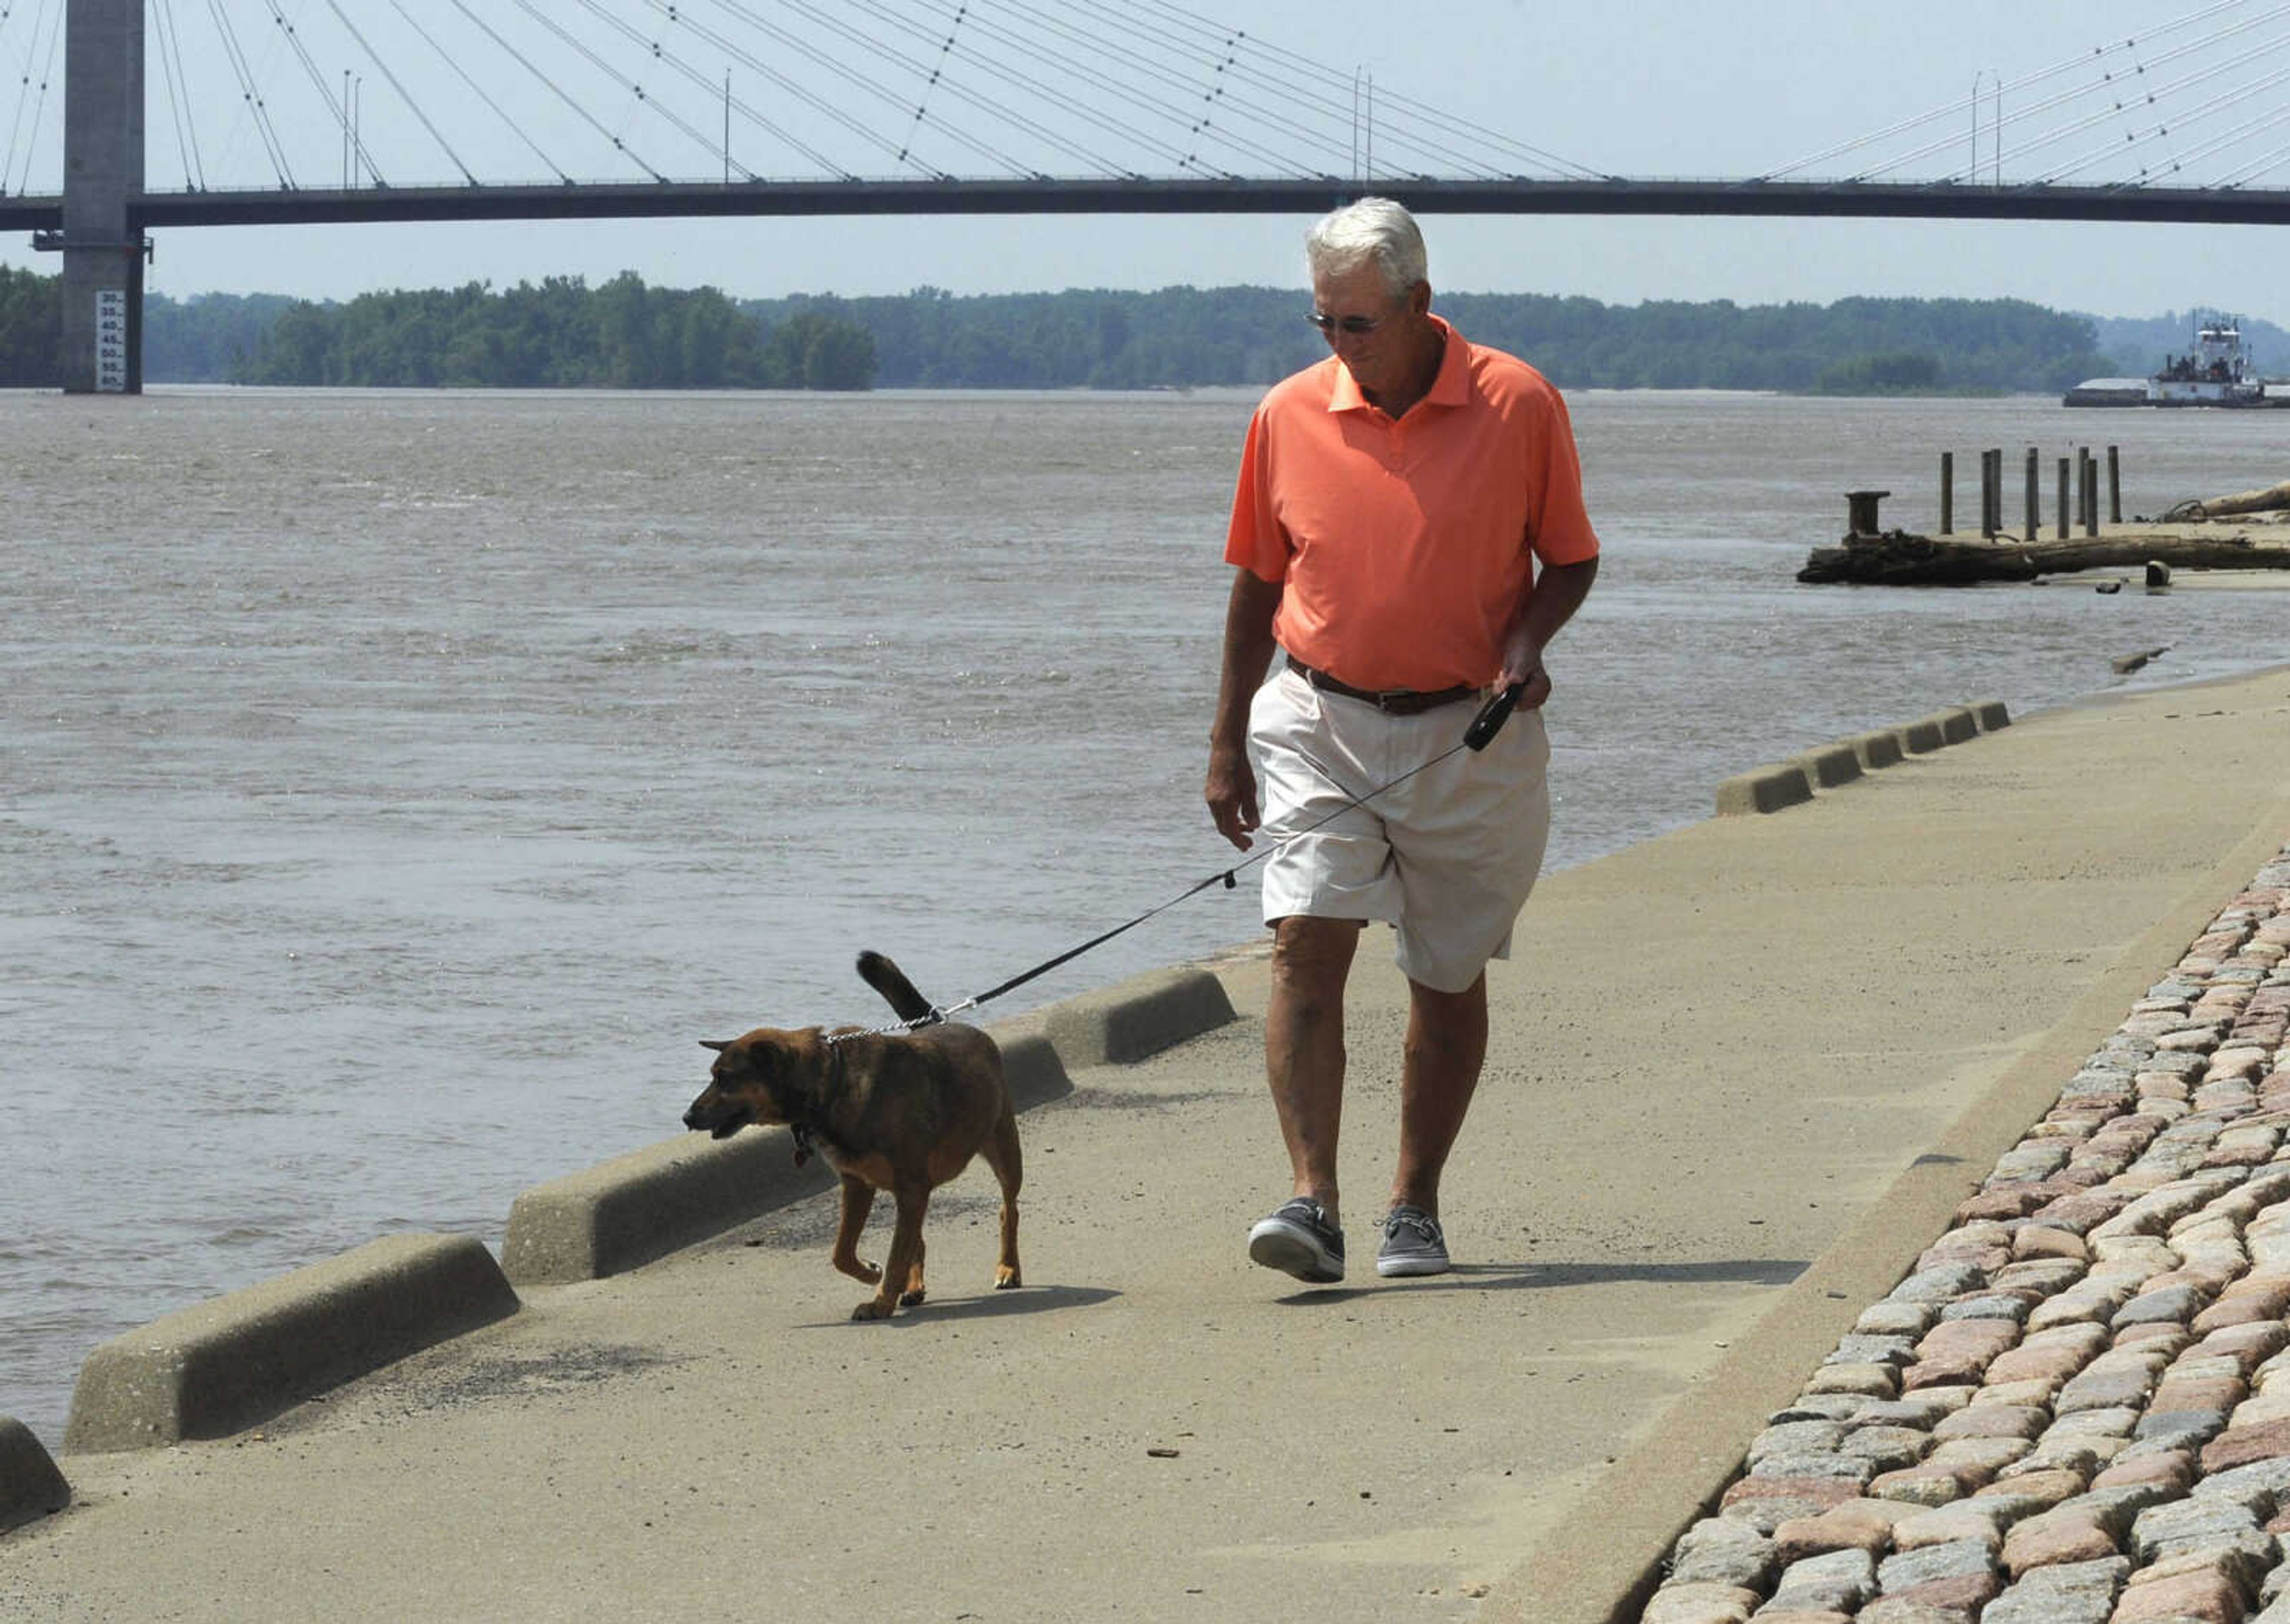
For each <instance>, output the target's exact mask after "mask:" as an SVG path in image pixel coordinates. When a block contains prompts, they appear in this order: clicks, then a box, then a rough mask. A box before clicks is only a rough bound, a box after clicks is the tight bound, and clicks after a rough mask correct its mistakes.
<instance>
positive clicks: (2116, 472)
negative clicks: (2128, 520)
mask: <svg viewBox="0 0 2290 1624" xmlns="http://www.w3.org/2000/svg"><path fill="white" fill-rule="evenodd" d="M2117 450H2118V448H2117V447H2115V446H2112V445H2110V446H2109V447H2108V448H2107V522H2108V523H2109V524H2122V523H2123V465H2122V462H2121V460H2120V459H2118V457H2117V455H2116V452H2117Z"/></svg>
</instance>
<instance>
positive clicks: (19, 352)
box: [0, 265, 64, 389]
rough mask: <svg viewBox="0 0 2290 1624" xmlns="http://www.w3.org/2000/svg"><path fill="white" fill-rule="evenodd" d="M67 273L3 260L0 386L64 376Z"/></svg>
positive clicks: (46, 382)
mask: <svg viewBox="0 0 2290 1624" xmlns="http://www.w3.org/2000/svg"><path fill="white" fill-rule="evenodd" d="M63 348H64V300H63V278H62V277H60V276H40V275H39V274H37V273H36V272H34V271H20V270H12V269H10V268H8V267H7V266H4V265H0V388H11V389H36V388H57V387H59V386H60V385H61V383H62V382H63V375H64V368H63Z"/></svg>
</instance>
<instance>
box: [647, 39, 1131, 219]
mask: <svg viewBox="0 0 2290 1624" xmlns="http://www.w3.org/2000/svg"><path fill="white" fill-rule="evenodd" d="M649 3H650V4H655V5H657V4H661V0H649ZM716 4H717V6H718V7H719V8H721V9H722V10H724V11H725V12H730V13H731V14H732V15H733V17H734V18H735V19H737V20H739V21H741V22H744V23H746V24H747V25H748V26H749V27H750V28H754V29H756V30H757V32H758V33H761V34H763V35H765V36H766V37H768V38H771V39H774V40H777V41H778V42H779V43H780V44H783V45H786V46H787V47H788V48H789V50H791V51H793V52H797V54H798V55H801V56H805V57H807V58H809V59H810V60H812V61H813V62H816V63H818V64H819V66H821V68H825V69H827V71H828V72H829V73H831V74H833V75H835V76H837V78H840V79H843V80H845V81H847V82H848V83H850V84H854V85H856V86H858V87H859V88H860V89H861V90H863V91H865V92H867V93H868V94H869V95H871V96H873V97H875V98H877V100H881V101H884V102H885V103H887V104H888V105H889V106H891V107H893V108H896V109H897V110H898V111H899V112H901V113H905V112H907V111H909V108H911V106H912V103H911V102H910V101H909V100H908V99H907V98H906V97H904V96H902V95H901V94H900V93H899V92H896V91H893V90H892V89H890V88H889V87H888V86H885V85H883V84H877V83H876V82H875V81H874V80H873V79H870V78H869V77H868V76H866V75H864V74H862V73H860V72H858V71H857V70H856V69H854V68H849V67H846V66H845V64H844V63H843V62H842V61H840V60H837V58H836V57H834V56H832V55H830V54H829V53H827V52H822V51H821V50H820V49H819V48H818V47H816V46H814V45H813V44H810V43H809V42H808V41H806V40H805V39H804V38H803V37H802V36H799V35H796V34H791V33H789V31H788V30H787V29H785V28H781V27H779V26H778V25H777V24H775V23H771V22H767V21H765V20H764V19H763V18H761V17H759V16H758V15H757V14H756V12H754V11H753V10H752V9H750V8H749V7H748V6H746V5H742V4H739V0H716ZM791 9H796V10H805V8H802V7H795V8H791ZM806 14H807V15H809V14H811V13H808V12H806ZM813 20H814V21H815V20H818V19H817V17H816V16H815V15H813ZM841 31H842V32H844V33H845V35H846V36H849V35H850V31H849V30H847V29H846V30H841ZM856 38H857V40H858V42H859V43H860V44H861V45H862V46H864V47H866V48H867V49H868V50H869V52H874V53H879V52H880V51H881V46H880V42H878V41H875V40H872V39H870V38H869V37H868V36H865V35H863V34H861V35H858V36H856ZM839 122H841V123H842V124H844V126H845V128H846V129H852V130H853V131H855V132H859V133H860V134H861V135H862V136H863V138H864V139H865V140H868V141H869V143H870V144H872V145H875V146H877V147H879V148H882V149H883V150H884V151H885V152H888V153H891V154H893V156H894V157H895V155H896V153H897V151H898V144H897V143H896V142H894V141H892V140H886V139H885V137H883V136H882V135H881V134H879V133H877V132H875V131H872V130H869V129H867V128H866V127H865V126H864V125H862V124H859V123H858V121H857V120H855V119H853V118H852V117H851V116H849V115H847V114H846V115H845V116H844V117H843V118H842V119H841V120H840V121H839ZM926 122H927V123H928V124H930V126H931V127H932V128H933V129H934V130H937V131H939V132H941V133H942V134H944V135H945V136H946V137H947V138H948V139H949V140H952V141H954V142H955V143H956V144H957V146H961V147H965V148H969V149H970V150H971V151H972V152H974V153H976V154H978V156H981V157H982V158H984V159H986V160H987V162H989V163H990V164H997V165H998V166H999V167H1001V168H1003V169H1005V170H1008V171H1009V172H1011V173H1012V174H1013V175H1017V176H1020V177H1027V176H1038V175H1039V174H1040V171H1039V170H1037V169H1034V168H1032V167H1030V166H1029V165H1027V164H1021V163H1019V162H1018V161H1017V160H1016V159H1015V158H1013V157H1011V156H1009V155H1008V154H1006V153H1004V152H1001V151H998V150H997V149H996V148H993V147H991V146H989V145H988V144H987V143H986V142H984V141H982V140H979V139H978V138H977V137H976V136H973V135H972V134H971V133H970V132H968V131H966V130H964V129H962V128H961V127H960V126H958V125H957V124H950V123H949V122H948V121H947V120H946V119H945V118H944V117H943V116H941V115H939V114H936V113H931V114H929V115H927V116H926ZM1091 161H1093V160H1091ZM906 163H907V164H908V166H909V167H910V168H913V169H919V170H921V171H923V172H925V174H927V175H928V176H929V177H930V178H931V179H933V180H953V179H954V176H953V175H952V174H950V173H949V172H947V171H946V170H944V169H942V168H941V167H940V166H939V165H937V164H925V163H924V162H923V160H922V159H920V158H918V157H914V156H909V157H908V158H907V159H906Z"/></svg>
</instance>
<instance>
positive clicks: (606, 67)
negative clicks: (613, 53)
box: [516, 0, 722, 180]
mask: <svg viewBox="0 0 2290 1624" xmlns="http://www.w3.org/2000/svg"><path fill="white" fill-rule="evenodd" d="M581 3H582V4H583V5H585V6H586V7H587V9H588V10H589V12H591V13H594V12H596V10H597V7H596V5H595V3H594V0H581ZM516 8H517V10H519V11H521V12H524V14H525V15H526V16H528V17H531V18H532V20H534V21H535V22H538V23H539V24H540V26H541V27H542V28H547V29H548V31H549V32H550V33H552V34H554V35H556V37H557V38H558V39H560V40H562V41H564V43H565V44H568V45H570V46H572V47H573V50H575V51H577V52H580V53H581V55H582V56H584V57H586V58H588V59H589V64H590V65H591V66H592V67H594V68H596V69H597V72H599V73H601V74H603V75H604V76H605V77H606V78H608V79H610V80H612V81H613V83H614V84H618V85H619V86H620V87H621V89H622V90H624V91H626V92H629V95H630V96H632V97H633V98H635V100H637V101H638V102H640V103H643V104H644V105H645V106H647V107H650V108H653V111H655V112H657V113H658V114H659V115H660V116H661V117H662V118H665V119H667V120H668V121H669V123H670V124H674V125H675V126H676V127H677V129H679V130H681V131H683V132H685V134H686V135H688V136H690V137H691V138H692V139H693V140H695V141H698V142H699V143H700V144H701V147H703V148H707V149H708V150H709V151H710V152H713V153H716V154H717V156H721V155H722V149H721V148H717V147H715V146H713V145H711V144H710V143H709V140H708V138H707V137H706V136H704V135H702V134H701V133H700V132H699V131H697V130H695V129H693V127H692V126H691V125H690V124H686V123H685V121H684V120H683V119H682V118H680V117H678V116H677V115H676V114H675V113H673V112H671V111H669V108H667V107H666V106H665V105H664V104H663V103H661V101H660V100H657V99H656V98H654V97H653V95H652V94H651V93H650V92H647V91H646V90H645V87H644V86H643V85H642V84H638V83H637V81H636V80H634V79H631V78H629V76H627V75H626V74H624V73H622V72H621V70H620V69H618V68H614V67H613V65H612V64H611V63H610V62H607V61H606V60H605V59H604V58H603V57H601V56H599V55H597V52H594V51H593V50H591V49H589V46H588V45H587V44H585V43H584V42H582V41H581V40H579V39H577V38H575V37H574V36H573V35H572V34H570V33H569V32H567V31H566V30H565V29H564V28H561V27H560V26H558V25H557V24H556V23H554V22H552V21H550V20H548V18H547V17H544V16H542V15H541V14H540V12H538V11H536V10H534V9H533V5H532V0H516ZM607 20H610V19H607ZM630 31H631V32H632V33H633V32H634V30H630ZM636 39H637V44H643V43H644V36H642V35H641V34H637V35H636ZM597 127H598V128H599V129H601V128H603V126H602V125H598V126H597ZM611 139H612V142H613V146H614V147H616V148H620V149H621V151H623V152H627V151H628V147H627V144H626V143H625V142H623V141H622V140H621V138H620V137H619V136H617V135H615V136H613V137H612V138H611ZM629 156H630V157H635V156H636V155H635V154H634V153H632V152H631V153H629ZM638 162H642V160H641V159H639V160H638ZM645 169H647V170H650V171H651V172H652V176H653V180H666V179H667V177H666V176H665V175H662V174H661V172H659V171H658V170H654V169H653V167H652V165H651V164H645Z"/></svg>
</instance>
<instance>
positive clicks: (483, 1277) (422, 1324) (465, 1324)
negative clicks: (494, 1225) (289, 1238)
mask: <svg viewBox="0 0 2290 1624" xmlns="http://www.w3.org/2000/svg"><path fill="white" fill-rule="evenodd" d="M517 1307H518V1303H517V1299H516V1292H514V1291H513V1290H511V1289H510V1287H509V1283H508V1280H507V1279H506V1278H504V1277H503V1276H502V1274H501V1270H500V1265H499V1264H497V1263H495V1262H494V1261H493V1258H492V1253H491V1252H487V1251H486V1250H485V1249H484V1244H483V1243H482V1242H480V1241H478V1240H476V1238H475V1237H474V1236H466V1235H393V1236H385V1237H383V1238H382V1239H380V1240H378V1241H372V1242H369V1243H368V1244H365V1245H364V1246H361V1247H358V1248H357V1249H356V1251H354V1252H344V1253H343V1254H342V1255H341V1256H340V1257H338V1258H330V1259H328V1260H326V1261H325V1262H324V1263H314V1264H312V1265H310V1266H309V1267H308V1268H298V1269H295V1270H294V1271H293V1272H292V1273H291V1274H285V1275H281V1276H277V1277H276V1279H272V1280H266V1281H262V1282H260V1284H255V1285H251V1286H248V1287H246V1288H245V1289H244V1290H243V1291H237V1292H230V1293H228V1295H226V1296H222V1297H217V1298H214V1299H212V1300H209V1301H206V1302H203V1303H199V1304H196V1305H195V1306H193V1307H191V1308H183V1309H180V1310H178V1311H177V1312H175V1313H173V1314H169V1315H166V1316H163V1317H161V1318H159V1319H156V1320H153V1321H152V1322H151V1323H150V1324H148V1325H145V1326H142V1327H140V1329H138V1330H134V1331H130V1332H125V1333H124V1334H123V1335H120V1336H116V1337H114V1338H112V1339H111V1340H109V1341H108V1342H105V1343H103V1344H102V1345H101V1346H100V1347H98V1348H96V1349H95V1350H94V1351H93V1352H92V1353H91V1354H89V1355H88V1356H87V1362H86V1363H85V1364H83V1365H82V1366H81V1367H80V1372H79V1382H78V1385H77V1386H76V1388H74V1389H73V1391H72V1403H71V1416H70V1419H69V1420H68V1421H66V1422H65V1424H64V1452H65V1453H66V1454H93V1453H100V1452H106V1451H111V1450H124V1449H148V1448H152V1447H154V1446H156V1445H158V1444H173V1443H178V1442H180V1441H181V1440H183V1439H185V1438H219V1437H226V1436H228V1435H230V1434H231V1433H234V1432H239V1431H243V1430H244V1429H245V1428H249V1427H252V1426H253V1425H255V1424H256V1423H257V1422H260V1421H263V1420H268V1419H269V1418H270V1417H271V1416H274V1415H276V1414H277V1413H278V1412H280V1411H282V1410H284V1409H287V1408H288V1407H290V1406H291V1405H293V1404H299V1403H300V1402H301V1401H302V1400H303V1399H306V1398H308V1397H309V1396H312V1395H313V1394H316V1393H322V1392H324V1391H325V1390H326V1389H327V1388H335V1387H340V1385H341V1384H342V1383H344V1382H346V1381H351V1380H356V1378H358V1377H360V1376H363V1375H364V1374H366V1373H367V1372H370V1371H374V1370H379V1369H380V1367H381V1366H383V1365H385V1364H390V1363H391V1362H392V1361H394V1360H397V1359H402V1358H404V1357H405V1356H407V1355H408V1354H412V1353H418V1352H420V1350H421V1349H422V1348H428V1347H431V1346H433V1345H434V1344H436V1343H438V1342H442V1341H444V1340H448V1339H449V1338H452V1337H456V1336H460V1335H462V1334H463V1333H465V1332H470V1331H474V1330H476V1329H477V1327H479V1326H480V1325H487V1324H492V1323H493V1322H494V1321H495V1320H499V1319H502V1318H505V1317H507V1316H509V1315H511V1314H514V1313H516V1310H517Z"/></svg>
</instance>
